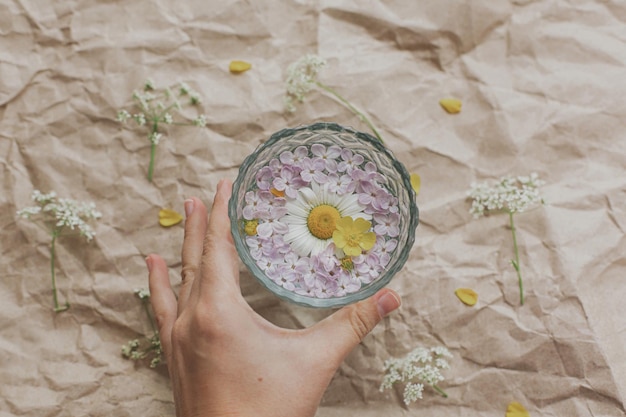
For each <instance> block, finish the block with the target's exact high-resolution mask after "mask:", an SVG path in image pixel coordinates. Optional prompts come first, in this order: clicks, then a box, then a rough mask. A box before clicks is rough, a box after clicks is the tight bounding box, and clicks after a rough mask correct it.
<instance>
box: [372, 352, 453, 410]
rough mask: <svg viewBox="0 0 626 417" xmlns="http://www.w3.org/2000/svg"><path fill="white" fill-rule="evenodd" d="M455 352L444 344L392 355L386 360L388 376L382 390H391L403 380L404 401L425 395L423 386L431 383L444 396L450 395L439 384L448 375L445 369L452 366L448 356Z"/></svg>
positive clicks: (415, 399) (411, 400)
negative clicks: (395, 356)
mask: <svg viewBox="0 0 626 417" xmlns="http://www.w3.org/2000/svg"><path fill="white" fill-rule="evenodd" d="M451 357H452V354H451V353H450V351H448V349H446V348H445V347H443V346H438V347H432V348H424V347H417V348H415V349H413V350H412V351H411V352H409V354H408V355H407V356H405V357H404V358H391V359H387V360H386V361H385V365H384V367H385V371H386V374H385V377H384V378H383V382H382V384H381V385H380V392H383V391H384V390H386V389H391V388H392V387H393V385H395V384H397V383H404V384H405V386H404V394H403V397H404V403H405V404H406V405H409V404H411V403H412V402H414V401H417V400H418V399H421V398H422V397H423V392H424V386H425V385H430V386H431V387H433V389H434V390H435V391H437V392H438V393H439V394H441V395H442V396H443V397H446V398H447V397H448V394H446V393H445V391H443V390H442V389H441V388H439V386H438V385H437V384H439V383H440V382H442V381H443V380H444V379H445V378H444V376H443V375H442V374H441V371H442V370H446V369H449V368H450V364H449V363H448V361H447V360H446V358H451Z"/></svg>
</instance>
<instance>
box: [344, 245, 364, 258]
mask: <svg viewBox="0 0 626 417" xmlns="http://www.w3.org/2000/svg"><path fill="white" fill-rule="evenodd" d="M343 253H345V254H346V255H348V256H359V255H360V254H361V248H360V247H358V246H348V245H346V246H344V247H343Z"/></svg>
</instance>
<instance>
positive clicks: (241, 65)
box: [228, 61, 252, 74]
mask: <svg viewBox="0 0 626 417" xmlns="http://www.w3.org/2000/svg"><path fill="white" fill-rule="evenodd" d="M250 68H252V64H251V63H249V62H246V61H230V65H229V66H228V69H229V70H230V72H232V73H233V74H241V73H242V72H246V71H248V70H249V69H250Z"/></svg>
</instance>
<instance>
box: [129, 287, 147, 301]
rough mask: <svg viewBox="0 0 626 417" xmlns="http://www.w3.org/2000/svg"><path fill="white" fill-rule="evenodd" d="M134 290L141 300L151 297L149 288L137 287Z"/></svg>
mask: <svg viewBox="0 0 626 417" xmlns="http://www.w3.org/2000/svg"><path fill="white" fill-rule="evenodd" d="M133 292H134V293H135V295H136V296H137V297H139V299H140V300H148V299H150V291H149V290H148V289H147V288H135V290H134V291H133Z"/></svg>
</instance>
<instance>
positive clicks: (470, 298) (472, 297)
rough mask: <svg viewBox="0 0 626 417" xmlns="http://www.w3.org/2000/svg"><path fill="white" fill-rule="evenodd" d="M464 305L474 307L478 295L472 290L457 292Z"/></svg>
mask: <svg viewBox="0 0 626 417" xmlns="http://www.w3.org/2000/svg"><path fill="white" fill-rule="evenodd" d="M454 293H455V294H456V296H457V297H459V300H461V302H462V303H463V304H466V305H468V306H473V305H474V304H476V302H477V301H478V294H476V291H474V290H472V289H470V288H459V289H457V290H456V291H455V292H454Z"/></svg>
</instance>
